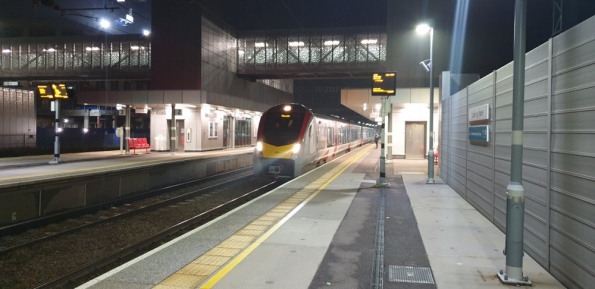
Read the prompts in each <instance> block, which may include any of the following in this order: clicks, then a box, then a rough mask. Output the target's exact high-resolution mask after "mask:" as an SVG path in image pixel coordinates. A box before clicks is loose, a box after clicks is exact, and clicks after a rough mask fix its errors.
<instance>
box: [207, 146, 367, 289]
mask: <svg viewBox="0 0 595 289" xmlns="http://www.w3.org/2000/svg"><path fill="white" fill-rule="evenodd" d="M370 148H371V146H370V147H368V149H366V150H364V151H362V152H361V153H359V154H358V155H357V156H355V157H354V158H353V160H352V161H351V162H349V164H347V165H346V166H345V167H343V168H342V169H341V170H339V172H337V173H335V175H333V176H332V177H331V178H330V179H328V180H327V181H326V182H325V183H324V184H322V185H321V186H320V188H318V190H316V192H314V193H313V194H312V195H310V196H309V197H308V198H307V199H305V200H304V201H303V202H302V203H300V204H299V205H298V206H297V207H295V208H294V209H293V210H292V211H291V212H289V214H287V215H286V216H285V217H284V218H283V219H281V220H280V221H279V222H278V223H277V224H275V225H274V226H273V227H272V228H270V229H269V230H268V231H267V232H265V233H264V234H263V235H261V236H260V237H259V238H258V239H257V240H256V241H254V243H252V244H250V245H249V246H248V247H247V248H246V249H245V250H244V251H242V252H241V253H240V254H238V255H237V256H236V257H235V258H233V259H232V260H231V262H229V263H227V265H225V267H223V268H222V269H221V270H219V272H217V273H216V274H215V275H213V276H212V277H211V278H210V279H208V280H207V282H206V283H204V285H202V286H201V287H200V288H201V289H211V288H212V287H213V286H215V285H216V284H217V283H218V282H219V281H221V279H223V277H225V275H227V273H229V272H230V271H231V270H232V269H233V268H235V267H236V266H237V265H238V264H239V263H240V262H242V260H244V259H245V258H246V257H248V255H250V253H252V251H254V250H255V249H256V248H258V246H260V245H261V244H262V243H263V242H264V241H265V240H266V239H267V238H268V237H270V236H271V235H272V234H273V233H274V232H275V231H277V229H279V228H280V227H281V226H282V225H283V224H284V223H285V222H287V220H289V219H290V218H291V217H292V216H293V215H295V214H296V213H297V212H298V211H299V210H300V209H301V208H302V207H304V206H305V205H306V204H307V203H308V202H309V201H310V200H312V199H313V198H314V197H316V195H318V193H320V192H321V191H322V190H324V189H325V188H326V187H327V186H328V185H329V184H330V183H331V182H332V181H334V180H335V179H336V178H337V177H339V176H340V175H341V173H343V171H345V170H346V169H347V168H348V167H349V166H351V165H352V164H353V163H354V162H355V161H356V160H358V159H359V158H360V157H361V156H362V155H363V154H364V153H366V152H367V151H368V150H369V149H370ZM331 172H332V171H331ZM323 177H324V176H322V177H320V178H323Z"/></svg>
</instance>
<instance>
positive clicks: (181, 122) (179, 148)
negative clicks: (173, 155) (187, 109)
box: [176, 119, 186, 152]
mask: <svg viewBox="0 0 595 289" xmlns="http://www.w3.org/2000/svg"><path fill="white" fill-rule="evenodd" d="M176 127H177V131H178V135H177V136H176V140H177V141H178V145H177V147H176V151H178V152H183V151H184V144H185V143H186V141H185V140H186V135H185V132H186V131H185V129H184V120H183V119H182V120H181V119H176Z"/></svg>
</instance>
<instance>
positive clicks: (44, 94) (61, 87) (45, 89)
mask: <svg viewBox="0 0 595 289" xmlns="http://www.w3.org/2000/svg"><path fill="white" fill-rule="evenodd" d="M37 91H38V92H39V96H41V98H52V99H54V98H55V99H68V91H67V90H66V85H65V84H61V83H60V84H55V83H52V84H48V85H38V86H37Z"/></svg>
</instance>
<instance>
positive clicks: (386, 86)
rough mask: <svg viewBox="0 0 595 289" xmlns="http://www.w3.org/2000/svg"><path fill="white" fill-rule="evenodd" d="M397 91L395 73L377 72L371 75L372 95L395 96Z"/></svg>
mask: <svg viewBox="0 0 595 289" xmlns="http://www.w3.org/2000/svg"><path fill="white" fill-rule="evenodd" d="M396 90H397V73H396V72H378V73H374V74H372V95H376V96H388V95H395V91H396Z"/></svg>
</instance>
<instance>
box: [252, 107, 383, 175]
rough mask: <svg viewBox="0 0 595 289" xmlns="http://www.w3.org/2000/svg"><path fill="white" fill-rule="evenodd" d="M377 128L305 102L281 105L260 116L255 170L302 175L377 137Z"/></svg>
mask: <svg viewBox="0 0 595 289" xmlns="http://www.w3.org/2000/svg"><path fill="white" fill-rule="evenodd" d="M374 133H375V128H374V127H368V126H362V125H358V124H354V123H349V122H346V121H343V120H340V119H337V118H333V117H327V116H322V115H318V114H315V113H313V112H312V111H311V110H310V109H308V108H307V107H305V106H303V105H301V104H295V103H291V104H279V105H277V106H274V107H272V108H270V109H269V110H267V111H266V112H265V113H264V114H263V115H262V116H261V118H260V123H259V125H258V133H257V137H256V141H257V142H256V148H255V151H254V173H255V174H257V175H261V176H272V177H280V178H294V177H298V176H300V175H302V174H304V173H306V172H308V171H310V170H312V169H313V168H315V167H317V166H319V165H322V164H324V163H326V162H328V161H330V160H331V159H333V158H334V157H336V156H338V155H340V154H342V153H346V152H349V151H350V150H351V149H353V148H355V147H358V146H361V145H363V144H365V143H367V142H370V141H371V140H373V139H374Z"/></svg>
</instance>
